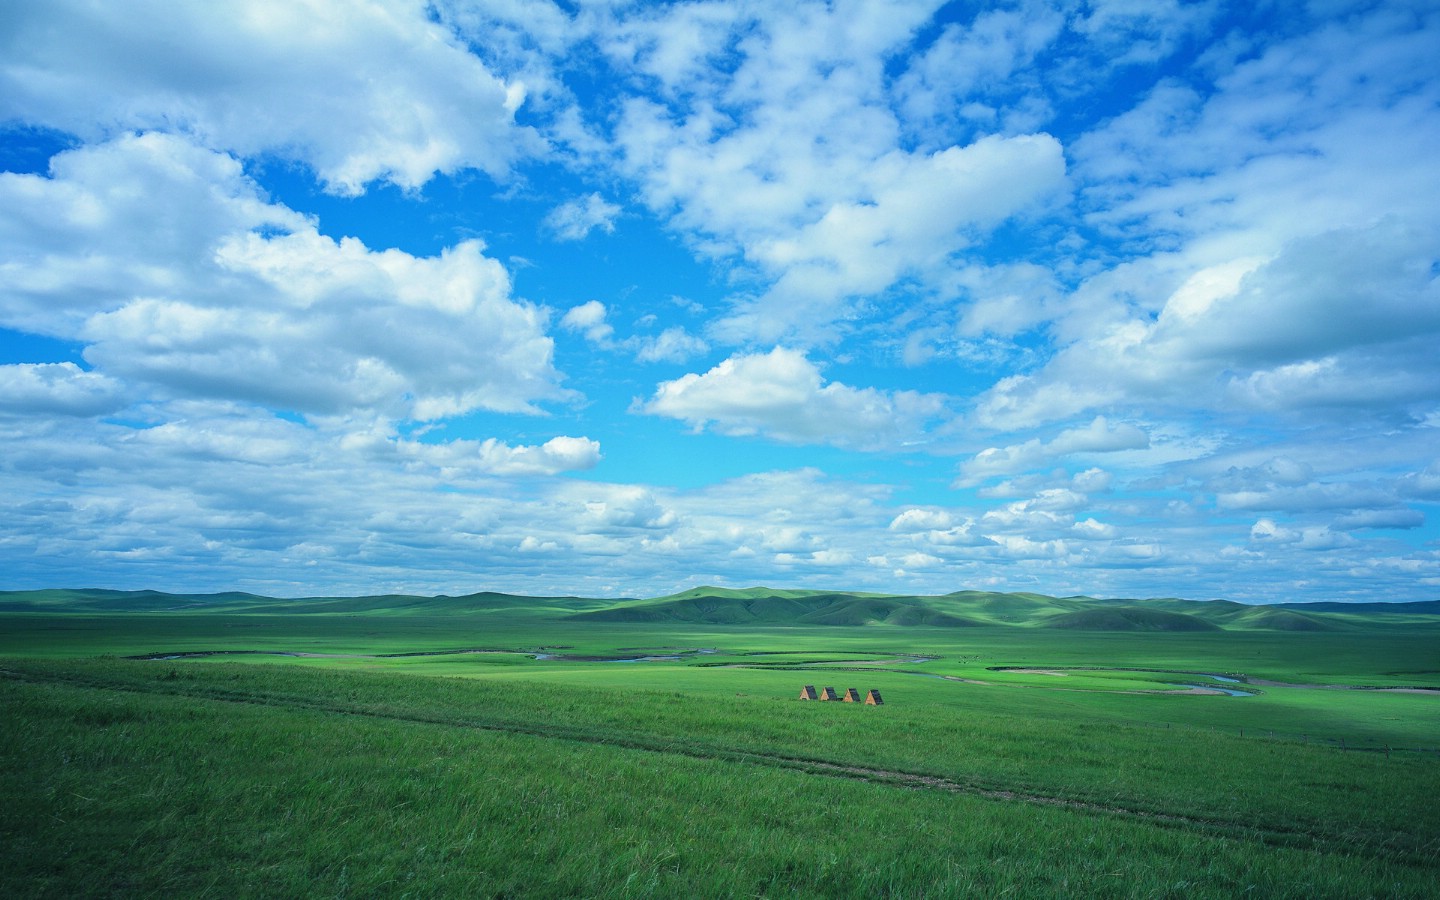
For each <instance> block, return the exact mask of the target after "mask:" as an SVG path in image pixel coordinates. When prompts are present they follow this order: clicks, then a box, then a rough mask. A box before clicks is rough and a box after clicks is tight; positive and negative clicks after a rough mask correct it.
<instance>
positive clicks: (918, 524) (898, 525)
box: [890, 507, 954, 532]
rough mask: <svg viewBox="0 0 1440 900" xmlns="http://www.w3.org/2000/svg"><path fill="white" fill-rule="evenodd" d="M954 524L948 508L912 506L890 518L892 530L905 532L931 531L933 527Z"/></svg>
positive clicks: (946, 526) (944, 526)
mask: <svg viewBox="0 0 1440 900" xmlns="http://www.w3.org/2000/svg"><path fill="white" fill-rule="evenodd" d="M953 524H954V519H953V518H952V516H951V515H950V513H949V512H947V511H946V510H943V509H922V508H920V507H912V508H911V509H907V510H905V511H904V512H902V513H901V514H900V515H898V516H896V517H895V518H893V519H891V520H890V530H891V531H904V532H914V531H929V530H931V529H938V528H949V527H950V526H951V525H953Z"/></svg>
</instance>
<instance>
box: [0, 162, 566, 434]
mask: <svg viewBox="0 0 1440 900" xmlns="http://www.w3.org/2000/svg"><path fill="white" fill-rule="evenodd" d="M0 210H3V212H0V236H3V238H4V241H3V244H0V246H3V249H0V273H3V274H4V276H5V277H4V278H3V280H0V284H3V287H0V325H4V326H6V327H11V328H16V329H20V330H24V331H30V332H38V333H43V334H50V335H55V336H58V337H63V338H67V339H71V340H80V341H83V342H84V343H86V344H87V346H86V349H85V351H84V353H85V358H86V360H87V361H88V362H90V363H91V364H92V365H93V366H94V367H95V368H96V370H97V371H98V372H99V373H100V374H102V375H107V376H111V377H117V378H123V379H125V380H126V381H127V382H128V383H130V384H133V385H140V384H143V385H147V386H148V387H149V388H150V389H151V390H153V391H156V392H158V393H161V394H165V395H171V396H198V397H214V398H227V399H234V400H241V401H246V402H252V403H258V404H262V405H267V406H272V407H278V408H282V409H289V410H295V411H298V412H303V413H306V414H314V415H335V414H353V413H356V412H366V413H374V414H379V415H382V416H388V417H392V418H414V419H438V418H444V417H447V416H452V415H457V414H461V413H465V412H468V411H471V410H475V409H491V410H498V411H507V412H522V411H534V410H535V408H536V407H535V406H534V404H535V403H536V402H537V401H541V400H547V399H560V398H563V397H565V396H566V394H565V392H564V391H563V390H562V389H560V388H559V387H558V385H557V382H558V378H559V376H558V373H556V372H555V370H554V369H553V368H552V365H551V352H552V345H551V341H550V339H549V338H548V337H547V336H546V335H545V332H544V328H545V324H546V319H545V314H544V313H543V312H542V311H541V310H539V309H537V308H535V307H533V306H530V305H527V304H524V303H520V302H517V301H515V300H514V299H512V297H511V295H510V280H509V276H508V274H507V273H506V272H505V270H504V269H503V268H502V267H501V266H500V264H499V263H497V262H496V261H495V260H493V259H489V258H487V257H486V256H485V255H484V253H483V246H482V245H481V244H480V243H479V242H476V241H467V242H464V243H461V244H459V245H457V246H455V247H452V248H449V249H447V250H445V251H444V252H442V253H441V254H440V255H439V256H436V257H429V258H425V257H416V256H412V255H410V254H407V253H404V252H402V251H399V250H387V251H383V252H376V251H372V250H370V249H368V248H367V247H365V246H364V245H363V244H362V243H360V242H359V241H357V240H355V239H352V238H345V239H342V240H340V241H336V240H333V239H332V238H329V237H326V236H323V235H321V234H319V233H318V232H317V231H316V227H315V224H314V223H313V222H311V221H309V220H307V219H305V218H304V217H302V216H300V215H298V214H296V213H295V212H293V211H291V210H290V209H288V208H286V207H284V206H280V205H278V204H272V203H267V202H265V201H264V200H263V199H262V197H261V196H260V194H259V192H258V189H257V188H256V187H255V185H254V184H253V183H251V182H250V181H249V180H248V179H247V178H246V177H245V176H244V175H243V174H242V173H241V169H240V165H239V164H238V163H237V162H236V161H235V160H234V159H232V158H231V157H228V156H225V155H223V154H217V153H212V152H210V151H206V150H203V149H200V148H197V147H195V146H194V145H192V144H190V143H189V142H187V141H185V140H183V139H181V138H176V137H169V136H163V135H158V134H148V135H140V136H127V137H122V138H119V139H117V140H115V141H113V142H110V143H107V144H102V145H98V146H95V147H86V148H81V149H78V150H73V151H68V152H66V153H62V154H60V155H59V156H57V157H56V158H55V159H54V160H53V161H52V175H51V177H48V178H47V177H41V176H32V175H13V174H0ZM37 222H48V223H51V224H50V225H49V226H48V227H39V228H32V226H33V225H34V224H35V223H37Z"/></svg>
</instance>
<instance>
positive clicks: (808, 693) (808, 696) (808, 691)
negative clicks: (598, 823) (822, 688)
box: [800, 684, 815, 700]
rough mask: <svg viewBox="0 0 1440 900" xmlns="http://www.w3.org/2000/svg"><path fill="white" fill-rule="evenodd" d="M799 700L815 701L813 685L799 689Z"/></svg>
mask: <svg viewBox="0 0 1440 900" xmlns="http://www.w3.org/2000/svg"><path fill="white" fill-rule="evenodd" d="M800 699H801V700H814V699H815V685H813V684H807V685H805V686H804V687H803V688H801V689H800Z"/></svg>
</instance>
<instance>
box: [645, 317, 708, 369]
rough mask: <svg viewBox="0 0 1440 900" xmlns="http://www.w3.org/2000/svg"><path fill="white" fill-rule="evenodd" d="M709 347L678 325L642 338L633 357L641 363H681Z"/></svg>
mask: <svg viewBox="0 0 1440 900" xmlns="http://www.w3.org/2000/svg"><path fill="white" fill-rule="evenodd" d="M709 349H710V345H709V344H707V343H705V341H704V340H703V339H701V338H698V337H696V336H695V335H693V334H691V333H689V332H688V331H686V330H685V329H684V328H682V327H680V326H678V325H677V326H674V327H672V328H667V329H665V330H664V331H662V332H660V333H659V334H658V335H655V336H654V337H648V338H642V339H641V340H640V349H639V350H638V351H636V353H635V359H636V360H637V361H639V362H643V363H653V362H673V363H682V362H685V361H686V360H689V359H693V358H695V357H696V356H699V355H700V354H702V353H705V352H706V351H708V350H709Z"/></svg>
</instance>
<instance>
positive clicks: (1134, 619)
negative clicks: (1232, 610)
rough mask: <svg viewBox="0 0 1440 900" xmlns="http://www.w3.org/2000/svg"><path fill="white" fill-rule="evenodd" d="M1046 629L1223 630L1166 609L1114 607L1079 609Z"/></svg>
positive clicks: (1047, 622)
mask: <svg viewBox="0 0 1440 900" xmlns="http://www.w3.org/2000/svg"><path fill="white" fill-rule="evenodd" d="M1042 624H1043V625H1044V627H1046V628H1066V629H1070V630H1073V631H1219V630H1220V626H1219V625H1216V624H1214V623H1212V622H1207V621H1205V620H1204V619H1202V618H1200V617H1198V616H1191V615H1186V614H1185V613H1179V612H1170V611H1168V610H1164V609H1144V608H1142V607H1138V606H1112V607H1101V608H1098V609H1077V610H1075V611H1074V612H1068V613H1061V614H1060V615H1058V616H1053V617H1051V618H1049V619H1046V620H1045V621H1044V622H1043V623H1042Z"/></svg>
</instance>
